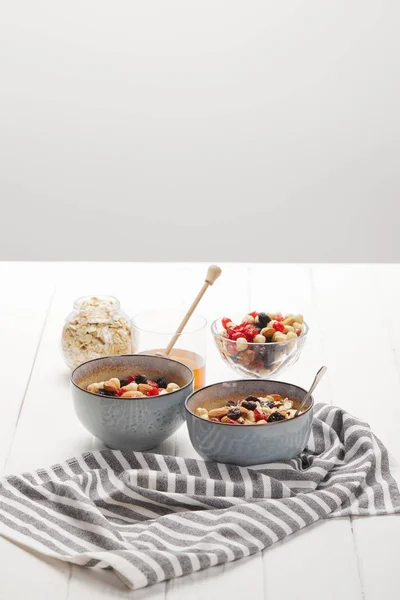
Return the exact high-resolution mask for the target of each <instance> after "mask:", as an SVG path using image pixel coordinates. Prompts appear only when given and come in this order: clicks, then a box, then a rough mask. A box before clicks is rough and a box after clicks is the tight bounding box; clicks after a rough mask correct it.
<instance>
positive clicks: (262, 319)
mask: <svg viewBox="0 0 400 600" xmlns="http://www.w3.org/2000/svg"><path fill="white" fill-rule="evenodd" d="M270 320H271V319H270V318H269V316H268V315H266V314H265V312H260V313H259V315H258V324H259V326H260V327H261V329H263V328H264V327H266V326H267V325H268V323H269V322H270Z"/></svg>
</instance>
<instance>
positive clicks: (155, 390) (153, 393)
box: [146, 387, 158, 396]
mask: <svg viewBox="0 0 400 600" xmlns="http://www.w3.org/2000/svg"><path fill="white" fill-rule="evenodd" d="M146 396H158V388H156V387H152V388H151V389H150V390H148V391H147V393H146Z"/></svg>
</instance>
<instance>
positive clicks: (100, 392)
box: [97, 390, 118, 396]
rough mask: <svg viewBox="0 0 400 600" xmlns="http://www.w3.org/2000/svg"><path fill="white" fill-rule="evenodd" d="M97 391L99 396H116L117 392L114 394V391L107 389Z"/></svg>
mask: <svg viewBox="0 0 400 600" xmlns="http://www.w3.org/2000/svg"><path fill="white" fill-rule="evenodd" d="M97 393H98V394H100V395H101V396H117V395H118V394H116V392H109V391H108V390H99V391H98V392H97Z"/></svg>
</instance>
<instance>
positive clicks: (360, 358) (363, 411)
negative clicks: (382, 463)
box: [313, 265, 400, 600]
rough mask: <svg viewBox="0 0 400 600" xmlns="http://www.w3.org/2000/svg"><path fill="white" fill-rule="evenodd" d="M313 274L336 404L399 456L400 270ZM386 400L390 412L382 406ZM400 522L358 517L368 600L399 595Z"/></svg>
mask: <svg viewBox="0 0 400 600" xmlns="http://www.w3.org/2000/svg"><path fill="white" fill-rule="evenodd" d="M313 274H314V284H315V289H316V295H317V299H318V309H319V314H320V322H321V328H322V331H323V340H324V348H325V351H326V353H327V355H328V366H329V369H330V374H331V378H330V382H331V387H332V394H333V399H334V402H335V404H337V405H340V406H343V407H344V408H346V409H347V410H349V411H350V412H352V413H354V414H355V415H357V416H359V417H361V418H363V419H365V420H366V421H368V422H369V423H370V425H371V427H372V429H373V431H374V432H375V433H376V434H377V435H378V436H379V437H380V438H381V440H382V441H383V442H384V443H385V445H386V446H387V447H388V449H389V450H390V451H392V452H394V454H395V457H396V458H398V457H399V456H400V441H399V438H398V422H399V418H400V406H399V403H398V401H397V398H398V397H399V393H400V385H399V370H398V366H396V360H395V359H396V355H395V353H394V352H393V349H396V348H398V340H397V339H396V336H397V334H398V333H399V332H400V330H399V329H398V324H397V321H396V319H395V318H393V317H392V315H396V314H397V307H398V303H397V301H398V300H399V293H398V286H399V283H400V269H399V267H398V266H397V265H393V266H391V267H388V266H375V267H371V266H369V265H357V266H354V265H353V266H351V265H347V266H340V267H339V266H337V265H329V266H316V267H314V268H313ZM383 291H384V293H382V292H383ZM389 315H390V316H389ZM374 327H377V330H376V331H374V330H373V328H374ZM396 344H397V346H396ZM383 398H384V400H385V405H386V407H387V408H386V410H380V407H379V404H380V403H381V401H382V399H383ZM388 414H390V418H388ZM399 526H400V522H399V520H398V517H366V518H363V519H354V520H353V522H352V527H353V534H354V540H355V548H356V551H357V555H358V566H359V573H360V577H361V583H362V588H363V593H364V597H365V599H366V600H369V599H370V600H375V599H376V598H381V597H382V598H388V599H391V598H393V599H394V598H397V597H398V593H397V586H398V581H397V563H396V560H397V559H396V557H397V555H398V552H399V549H400V545H399V542H398V533H399Z"/></svg>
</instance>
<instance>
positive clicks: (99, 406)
mask: <svg viewBox="0 0 400 600" xmlns="http://www.w3.org/2000/svg"><path fill="white" fill-rule="evenodd" d="M139 373H141V374H144V375H146V376H147V377H148V378H150V379H156V378H157V377H161V376H165V377H166V378H167V381H169V382H172V381H173V382H175V383H177V384H178V385H180V386H181V387H180V389H179V390H176V391H175V392H171V393H169V394H163V395H162V396H150V397H146V398H143V399H142V398H113V397H112V398H108V397H106V396H101V395H100V394H91V393H90V392H88V391H87V390H86V388H87V386H88V385H89V384H90V383H94V382H96V381H106V380H107V379H110V378H111V377H118V378H119V379H122V378H124V377H127V376H128V375H133V374H139ZM71 387H72V396H73V399H74V406H75V411H76V414H77V415H78V418H79V420H80V422H81V423H82V425H83V426H84V427H86V429H87V430H88V431H90V433H92V434H93V435H95V436H96V437H97V438H99V439H100V440H101V441H102V442H104V443H105V444H106V445H107V446H109V447H110V448H115V449H120V450H138V451H144V450H150V449H151V448H154V447H155V446H157V445H158V444H160V443H161V442H163V441H164V440H165V439H167V437H169V436H170V435H172V434H173V433H174V432H175V431H176V430H177V429H178V427H179V426H180V425H181V424H182V423H183V421H184V420H185V416H184V403H185V400H186V398H187V397H188V396H189V394H191V393H192V392H193V372H192V371H191V369H189V367H187V366H186V365H184V364H182V363H180V362H178V361H176V360H172V359H171V358H164V357H161V356H151V355H144V354H141V355H139V354H125V355H121V356H106V357H104V358H95V359H94V360H89V361H87V362H85V363H83V364H82V365H80V366H79V367H77V368H76V369H75V370H74V371H73V372H72V375H71Z"/></svg>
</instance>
